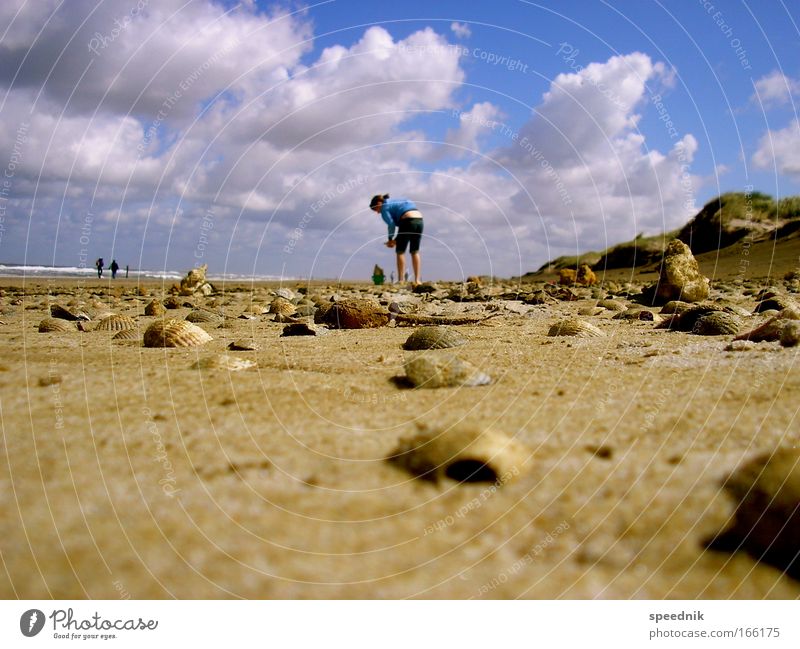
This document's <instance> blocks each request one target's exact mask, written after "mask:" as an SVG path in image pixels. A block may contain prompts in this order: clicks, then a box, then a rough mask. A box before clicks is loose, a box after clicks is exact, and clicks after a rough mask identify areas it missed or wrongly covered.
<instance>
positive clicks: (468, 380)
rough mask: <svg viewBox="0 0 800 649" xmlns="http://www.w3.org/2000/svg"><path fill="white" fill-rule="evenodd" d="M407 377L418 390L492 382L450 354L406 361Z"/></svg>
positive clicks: (489, 378)
mask: <svg viewBox="0 0 800 649" xmlns="http://www.w3.org/2000/svg"><path fill="white" fill-rule="evenodd" d="M405 370H406V377H407V378H408V380H409V381H410V382H411V383H412V384H413V385H414V387H417V388H450V387H458V386H464V387H472V386H477V385H487V384H489V383H491V382H492V379H491V377H490V376H489V375H487V374H484V373H483V372H481V371H480V370H478V369H477V368H475V367H473V366H472V365H470V364H469V363H467V362H466V361H462V360H461V359H460V358H458V357H457V356H454V355H452V354H448V353H436V352H434V353H430V354H421V355H419V356H415V357H414V358H411V359H409V360H408V361H406V364H405Z"/></svg>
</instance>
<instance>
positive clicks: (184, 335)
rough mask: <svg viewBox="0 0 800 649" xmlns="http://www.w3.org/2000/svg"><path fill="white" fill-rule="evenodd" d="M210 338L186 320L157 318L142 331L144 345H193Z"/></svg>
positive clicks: (207, 340) (200, 343)
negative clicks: (157, 319)
mask: <svg viewBox="0 0 800 649" xmlns="http://www.w3.org/2000/svg"><path fill="white" fill-rule="evenodd" d="M211 340H213V338H212V337H211V336H209V335H208V334H207V333H206V332H205V331H203V330H202V329H201V328H200V327H198V326H197V325H195V324H192V323H191V322H186V320H176V319H169V320H159V321H157V322H154V323H153V324H151V325H150V326H149V327H148V328H147V331H145V332H144V346H145V347H195V346H197V345H203V344H205V343H207V342H209V341H211Z"/></svg>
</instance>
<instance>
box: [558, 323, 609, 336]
mask: <svg viewBox="0 0 800 649" xmlns="http://www.w3.org/2000/svg"><path fill="white" fill-rule="evenodd" d="M547 335H548V336H576V337H578V338H599V337H600V336H603V335H605V334H603V332H602V331H600V329H598V328H597V327H595V326H594V325H593V324H591V323H590V322H585V321H583V320H579V319H578V318H567V319H566V320H560V321H559V322H556V323H555V324H554V325H553V326H552V327H550V330H549V331H548V332H547Z"/></svg>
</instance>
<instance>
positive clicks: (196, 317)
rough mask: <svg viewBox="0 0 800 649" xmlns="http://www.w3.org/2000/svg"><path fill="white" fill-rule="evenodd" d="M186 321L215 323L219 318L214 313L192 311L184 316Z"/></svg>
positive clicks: (202, 310)
mask: <svg viewBox="0 0 800 649" xmlns="http://www.w3.org/2000/svg"><path fill="white" fill-rule="evenodd" d="M186 320H187V321H189V322H212V323H217V322H219V321H220V317H219V316H218V315H217V314H216V313H212V312H211V311H206V310H205V309H196V310H194V311H191V312H189V314H188V315H187V316H186Z"/></svg>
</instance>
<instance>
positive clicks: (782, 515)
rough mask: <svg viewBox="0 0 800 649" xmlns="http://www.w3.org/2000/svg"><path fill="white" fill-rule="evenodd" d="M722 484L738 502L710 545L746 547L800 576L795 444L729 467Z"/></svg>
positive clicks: (799, 461) (799, 469)
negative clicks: (730, 520) (729, 523)
mask: <svg viewBox="0 0 800 649" xmlns="http://www.w3.org/2000/svg"><path fill="white" fill-rule="evenodd" d="M723 488H724V489H725V491H726V492H728V494H729V495H730V496H731V497H732V498H733V499H734V500H735V501H736V502H737V508H736V513H735V518H734V521H733V525H732V526H731V527H729V528H728V529H727V530H724V531H722V532H721V533H720V534H718V535H716V536H715V537H713V538H711V539H709V540H708V541H707V542H706V545H707V546H708V547H709V548H711V549H713V550H721V551H728V552H735V551H736V550H740V549H743V550H746V551H747V552H748V553H749V554H750V555H751V556H753V558H755V559H757V560H759V561H764V562H765V563H769V564H770V565H773V566H776V567H778V568H780V569H781V570H785V571H786V573H787V574H789V575H790V576H792V577H794V578H795V579H797V578H800V561H798V560H797V559H798V556H800V555H798V545H797V540H798V539H799V538H800V450H798V449H793V448H779V449H777V450H776V451H775V452H773V453H765V454H763V455H760V456H758V457H756V458H754V459H753V460H751V461H749V462H747V463H746V464H744V465H743V466H742V467H740V468H739V469H737V470H736V471H734V472H733V473H732V474H731V475H730V476H728V478H727V479H726V480H725V481H724V483H723Z"/></svg>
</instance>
